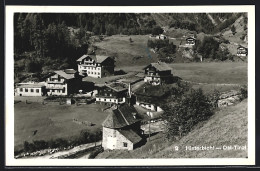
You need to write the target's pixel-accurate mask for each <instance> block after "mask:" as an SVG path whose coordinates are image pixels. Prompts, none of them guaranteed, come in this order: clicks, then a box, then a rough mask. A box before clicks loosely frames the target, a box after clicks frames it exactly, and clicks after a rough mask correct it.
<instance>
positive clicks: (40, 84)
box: [17, 83, 45, 88]
mask: <svg viewBox="0 0 260 171" xmlns="http://www.w3.org/2000/svg"><path fill="white" fill-rule="evenodd" d="M44 86H45V85H44V84H43V83H33V84H20V85H17V87H18V88H41V87H44Z"/></svg>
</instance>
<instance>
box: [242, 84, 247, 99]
mask: <svg viewBox="0 0 260 171" xmlns="http://www.w3.org/2000/svg"><path fill="white" fill-rule="evenodd" d="M240 93H241V98H240V100H241V101H242V100H243V99H246V98H247V96H248V94H247V93H248V92H247V86H246V85H244V86H243V87H241V88H240Z"/></svg>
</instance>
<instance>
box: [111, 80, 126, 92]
mask: <svg viewBox="0 0 260 171" xmlns="http://www.w3.org/2000/svg"><path fill="white" fill-rule="evenodd" d="M106 87H108V88H110V89H112V90H114V91H116V92H120V91H125V90H127V89H128V86H127V85H125V84H123V83H118V82H115V83H111V84H107V85H106Z"/></svg>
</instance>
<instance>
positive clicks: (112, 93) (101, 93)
mask: <svg viewBox="0 0 260 171" xmlns="http://www.w3.org/2000/svg"><path fill="white" fill-rule="evenodd" d="M127 92H128V86H127V84H123V83H119V82H113V83H110V84H105V85H104V86H102V87H99V88H98V93H97V94H96V102H98V103H108V104H123V103H125V102H126V96H127Z"/></svg>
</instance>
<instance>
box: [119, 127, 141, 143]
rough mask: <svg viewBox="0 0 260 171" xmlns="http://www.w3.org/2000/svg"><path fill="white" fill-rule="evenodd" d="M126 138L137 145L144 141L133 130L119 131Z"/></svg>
mask: <svg viewBox="0 0 260 171" xmlns="http://www.w3.org/2000/svg"><path fill="white" fill-rule="evenodd" d="M118 131H119V132H120V133H121V134H122V135H123V136H124V137H126V138H127V139H128V140H129V141H131V142H132V143H133V144H136V143H138V142H140V141H141V140H142V138H141V137H140V136H139V135H137V134H136V133H135V132H134V131H133V130H131V129H129V130H118Z"/></svg>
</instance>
